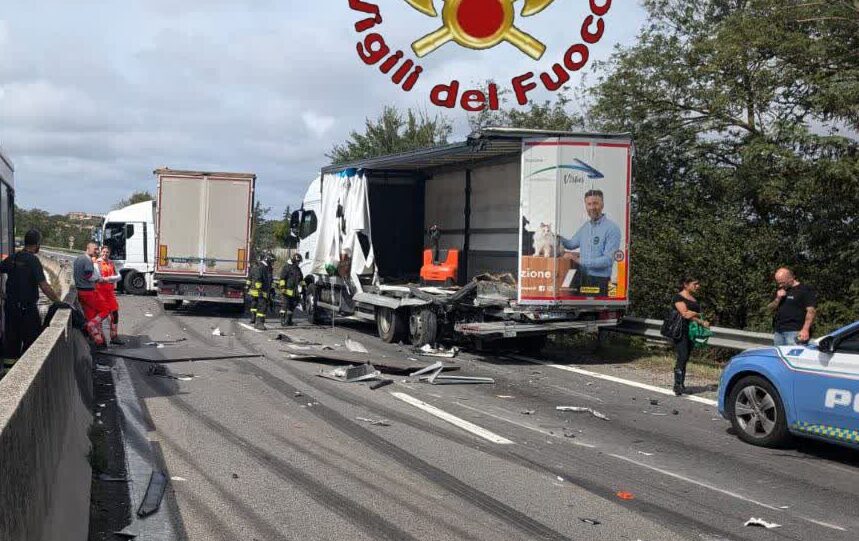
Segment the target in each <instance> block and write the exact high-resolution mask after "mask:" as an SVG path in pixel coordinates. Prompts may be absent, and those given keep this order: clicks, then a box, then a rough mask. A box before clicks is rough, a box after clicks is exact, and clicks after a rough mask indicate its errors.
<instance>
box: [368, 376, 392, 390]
mask: <svg viewBox="0 0 859 541" xmlns="http://www.w3.org/2000/svg"><path fill="white" fill-rule="evenodd" d="M393 383H394V380H392V379H380V380H379V381H375V382H373V383H371V384H370V390H371V391H375V390H376V389H381V388H382V387H387V386H388V385H391V384H393Z"/></svg>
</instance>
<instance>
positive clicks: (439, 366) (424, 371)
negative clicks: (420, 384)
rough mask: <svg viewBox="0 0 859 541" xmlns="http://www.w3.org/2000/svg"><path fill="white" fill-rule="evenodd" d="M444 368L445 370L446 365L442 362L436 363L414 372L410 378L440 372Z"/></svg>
mask: <svg viewBox="0 0 859 541" xmlns="http://www.w3.org/2000/svg"><path fill="white" fill-rule="evenodd" d="M442 368H444V363H442V362H441V361H436V362H435V363H433V364H431V365H429V366H427V367H425V368H421V369H420V370H418V371H417V372H412V373H411V374H409V377H412V378H414V377H417V376H421V375H423V374H429V373H430V372H435V371H436V370H440V369H442Z"/></svg>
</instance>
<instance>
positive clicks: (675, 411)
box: [671, 410, 680, 415]
mask: <svg viewBox="0 0 859 541" xmlns="http://www.w3.org/2000/svg"><path fill="white" fill-rule="evenodd" d="M671 415H680V410H671Z"/></svg>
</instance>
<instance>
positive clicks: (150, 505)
mask: <svg viewBox="0 0 859 541" xmlns="http://www.w3.org/2000/svg"><path fill="white" fill-rule="evenodd" d="M167 482H168V478H167V474H165V473H164V472H162V471H153V472H152V475H151V476H150V477H149V486H148V487H146V494H145V495H144V496H143V501H142V502H140V507H139V508H138V509H137V516H138V517H140V518H143V517H148V516H149V515H151V514H153V513H155V512H156V511H158V508H159V507H161V499H162V498H163V497H164V490H165V489H166V488H167Z"/></svg>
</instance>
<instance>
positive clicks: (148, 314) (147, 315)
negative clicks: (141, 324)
mask: <svg viewBox="0 0 859 541" xmlns="http://www.w3.org/2000/svg"><path fill="white" fill-rule="evenodd" d="M143 315H144V316H146V317H155V316H153V315H152V314H150V313H148V312H147V313H146V314H143Z"/></svg>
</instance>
